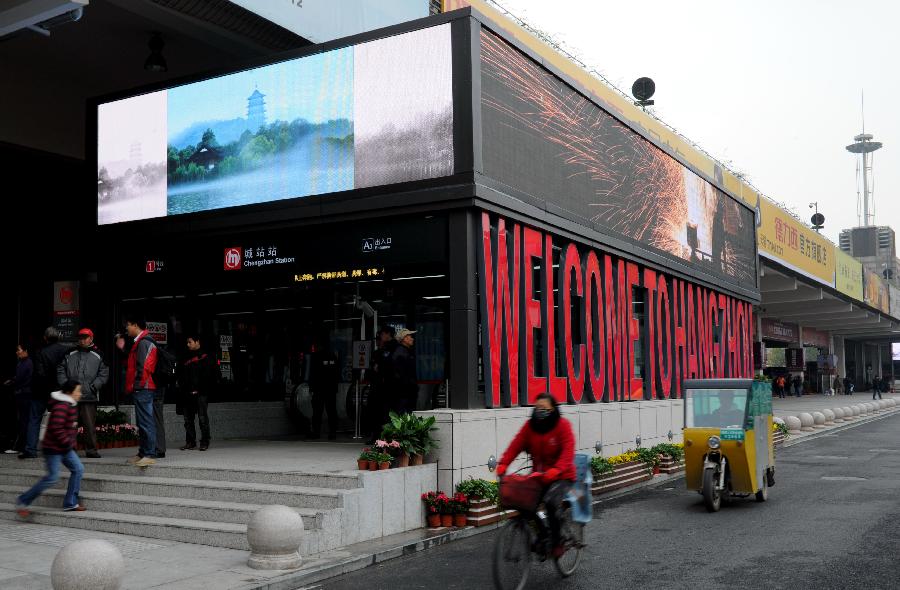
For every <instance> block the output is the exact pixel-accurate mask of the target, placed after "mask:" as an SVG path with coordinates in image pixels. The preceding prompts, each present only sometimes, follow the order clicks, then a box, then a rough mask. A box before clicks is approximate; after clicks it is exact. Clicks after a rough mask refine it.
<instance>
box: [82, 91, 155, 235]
mask: <svg viewBox="0 0 900 590" xmlns="http://www.w3.org/2000/svg"><path fill="white" fill-rule="evenodd" d="M136 114H140V116H136ZM97 117H98V124H97V221H98V223H100V224H101V225H102V224H105V223H116V222H119V221H130V220H133V219H148V218H151V217H160V216H163V215H165V214H166V91H165V90H162V91H160V92H151V93H149V94H143V95H141V96H135V97H132V98H126V99H124V100H119V101H116V102H111V103H107V104H102V105H100V106H99V108H98V113H97Z"/></svg>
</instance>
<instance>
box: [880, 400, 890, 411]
mask: <svg viewBox="0 0 900 590" xmlns="http://www.w3.org/2000/svg"><path fill="white" fill-rule="evenodd" d="M878 403H879V404H880V405H881V409H883V410H886V409H888V408H890V407H891V403H890V400H887V399H883V400H879V401H878Z"/></svg>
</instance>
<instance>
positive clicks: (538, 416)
mask: <svg viewBox="0 0 900 590" xmlns="http://www.w3.org/2000/svg"><path fill="white" fill-rule="evenodd" d="M552 413H553V410H545V409H542V408H535V409H534V412H533V413H532V416H533V417H534V419H535V420H546V419H547V418H549V417H550V414H552Z"/></svg>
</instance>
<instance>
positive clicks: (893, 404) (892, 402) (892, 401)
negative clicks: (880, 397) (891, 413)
mask: <svg viewBox="0 0 900 590" xmlns="http://www.w3.org/2000/svg"><path fill="white" fill-rule="evenodd" d="M884 401H886V402H887V403H888V407H889V408H893V407H896V405H897V400H896V399H895V398H890V399H886V400H884Z"/></svg>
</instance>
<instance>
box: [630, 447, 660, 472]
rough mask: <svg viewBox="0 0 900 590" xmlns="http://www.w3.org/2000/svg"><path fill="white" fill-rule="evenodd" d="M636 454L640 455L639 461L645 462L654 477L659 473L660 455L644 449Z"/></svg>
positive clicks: (641, 448)
mask: <svg viewBox="0 0 900 590" xmlns="http://www.w3.org/2000/svg"><path fill="white" fill-rule="evenodd" d="M635 452H636V453H637V455H638V457H637V458H638V460H639V461H641V462H643V463H644V465H646V466H647V469H649V470H650V472H651V473H652V474H653V475H656V474H658V473H659V454H658V453H657V452H655V451H654V450H653V449H645V448H643V447H640V448H638V449H637V450H636V451H635Z"/></svg>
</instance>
